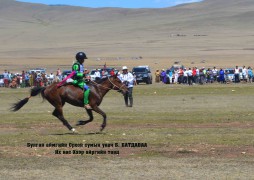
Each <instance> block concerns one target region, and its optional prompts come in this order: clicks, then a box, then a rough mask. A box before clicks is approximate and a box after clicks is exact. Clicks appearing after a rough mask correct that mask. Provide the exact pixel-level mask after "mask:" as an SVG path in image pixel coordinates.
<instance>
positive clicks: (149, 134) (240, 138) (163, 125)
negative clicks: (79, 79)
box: [0, 84, 254, 156]
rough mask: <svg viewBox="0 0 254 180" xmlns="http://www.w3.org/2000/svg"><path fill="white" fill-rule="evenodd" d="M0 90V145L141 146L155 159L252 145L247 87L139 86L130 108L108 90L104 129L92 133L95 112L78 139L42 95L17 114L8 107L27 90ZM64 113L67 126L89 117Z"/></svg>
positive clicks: (250, 95)
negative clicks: (177, 149) (192, 149)
mask: <svg viewBox="0 0 254 180" xmlns="http://www.w3.org/2000/svg"><path fill="white" fill-rule="evenodd" d="M0 90H3V91H0V98H1V101H2V103H1V106H0V112H1V118H0V124H1V126H2V127H4V131H1V136H0V145H1V146H13V147H25V146H26V144H27V143H29V142H34V143H50V142H51V143H69V142H75V143H122V142H141V143H147V144H148V146H149V148H148V149H153V150H151V151H150V150H149V151H146V152H142V153H145V154H146V155H147V156H157V155H158V154H160V153H159V149H160V147H162V148H166V147H170V146H182V147H189V146H195V145H197V144H208V145H211V146H213V145H223V146H228V147H238V146H253V145H254V130H253V116H254V113H253V102H254V95H253V92H254V86H252V85H206V86H193V87H189V86H181V85H177V86H169V85H161V84H160V85H158V84H153V85H150V86H147V85H140V86H136V87H134V94H133V96H134V107H133V108H126V107H125V106H124V100H123V97H122V95H121V94H118V93H116V92H114V91H112V92H110V93H109V94H107V95H106V97H105V98H104V100H103V103H102V105H101V109H102V110H104V111H105V112H106V114H107V117H108V121H107V123H108V124H107V127H106V129H105V131H104V132H102V133H96V132H99V127H100V124H101V123H102V117H101V116H100V115H98V114H94V116H95V119H94V121H93V122H91V123H90V124H88V125H86V126H84V127H78V128H77V130H78V131H79V134H78V135H70V134H69V132H68V130H67V128H65V127H64V126H63V125H62V123H61V122H60V121H59V120H57V119H56V118H55V117H53V116H52V115H51V113H52V111H53V107H52V106H51V105H50V104H49V103H48V102H47V101H45V102H42V99H41V97H34V98H31V99H30V100H29V102H28V103H27V104H26V105H25V106H24V107H23V108H22V109H21V110H19V111H18V112H15V113H13V112H10V111H9V110H8V108H9V106H10V104H12V103H14V102H16V100H17V98H19V99H22V98H24V97H26V96H28V94H29V92H28V90H29V89H16V90H10V89H5V88H3V89H0ZM232 90H234V91H232ZM154 92H156V93H154ZM64 114H65V117H66V119H67V120H68V121H69V122H70V123H71V124H72V125H74V124H75V123H76V121H77V120H79V119H87V118H88V116H87V114H86V112H85V111H84V110H83V109H82V108H77V107H73V106H70V105H66V106H65V107H64ZM238 126H239V127H238ZM8 128H10V129H9V130H8ZM156 149H157V150H158V151H157V150H156ZM146 155H145V156H146Z"/></svg>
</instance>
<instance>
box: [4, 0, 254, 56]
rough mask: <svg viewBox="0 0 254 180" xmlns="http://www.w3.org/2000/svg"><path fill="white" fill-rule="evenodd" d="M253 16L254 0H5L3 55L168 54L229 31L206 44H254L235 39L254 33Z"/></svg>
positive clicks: (196, 45) (204, 43) (201, 43)
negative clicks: (164, 2)
mask: <svg viewBox="0 0 254 180" xmlns="http://www.w3.org/2000/svg"><path fill="white" fill-rule="evenodd" d="M253 17H254V1H253V0H205V1H203V2H199V3H191V4H184V5H179V6H176V7H170V8H163V9H125V8H96V9H94V8H85V7H72V6H62V5H59V6H47V5H42V4H31V3H21V2H16V1H14V0H1V1H0V24H1V26H0V32H1V36H0V41H1V42H2V43H1V44H0V49H1V51H0V56H3V57H9V56H10V53H13V54H12V56H22V57H26V56H27V57H30V56H39V55H40V56H45V55H48V56H54V55H57V56H65V55H66V54H70V53H73V52H76V50H77V49H86V50H89V52H90V54H91V55H92V56H96V55H97V54H98V53H100V54H101V55H104V56H112V55H114V54H115V55H126V54H131V55H147V56H167V55H168V52H169V51H170V52H171V53H170V54H171V55H175V56H179V55H180V53H181V52H180V51H179V50H178V48H181V49H182V48H185V46H187V44H188V47H186V48H187V49H188V48H189V50H190V51H191V52H194V50H197V49H199V50H200V48H203V46H207V44H208V43H209V41H210V42H213V40H215V39H216V38H217V39H218V40H221V39H222V38H223V37H224V36H229V35H230V37H227V38H226V39H225V41H222V44H221V46H220V45H217V44H216V43H215V42H213V43H210V46H209V47H204V48H205V49H203V50H209V49H210V48H212V49H219V48H222V47H224V46H225V47H224V48H228V47H229V46H230V45H231V46H232V47H231V48H236V49H237V48H239V47H243V48H253V47H251V45H252V44H251V43H250V42H249V44H248V43H247V44H246V43H244V41H241V40H238V39H235V41H238V42H237V43H238V45H239V47H238V46H237V45H235V43H230V41H231V40H230V39H231V36H233V37H236V36H239V35H241V34H243V35H244V36H249V37H250V38H253V36H252V35H253V34H254V31H253V30H254V23H252V22H253ZM170 37H182V38H183V37H186V39H188V41H186V42H185V41H183V40H180V38H178V39H175V38H171V39H170ZM194 37H203V38H205V37H206V39H202V40H200V39H199V40H198V41H196V40H195V39H194ZM209 38H211V39H210V40H209ZM223 43H224V44H223ZM191 45H193V46H195V48H194V49H193V50H191V49H190V48H191ZM14 52H15V53H14ZM202 52H203V51H202ZM174 53H175V54H174ZM177 53H178V54H177ZM197 53H198V52H197ZM186 55H187V54H186ZM186 55H185V56H186Z"/></svg>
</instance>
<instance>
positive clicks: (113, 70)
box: [110, 68, 115, 76]
mask: <svg viewBox="0 0 254 180" xmlns="http://www.w3.org/2000/svg"><path fill="white" fill-rule="evenodd" d="M114 75H115V69H114V68H112V69H111V70H110V76H114Z"/></svg>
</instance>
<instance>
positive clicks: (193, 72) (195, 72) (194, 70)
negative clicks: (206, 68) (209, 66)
mask: <svg viewBox="0 0 254 180" xmlns="http://www.w3.org/2000/svg"><path fill="white" fill-rule="evenodd" d="M192 77H193V78H192V81H193V84H195V83H196V79H197V70H196V68H195V67H193V68H192Z"/></svg>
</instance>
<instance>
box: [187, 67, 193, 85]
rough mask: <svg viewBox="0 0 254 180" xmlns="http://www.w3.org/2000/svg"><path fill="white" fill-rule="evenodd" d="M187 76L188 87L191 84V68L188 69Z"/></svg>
mask: <svg viewBox="0 0 254 180" xmlns="http://www.w3.org/2000/svg"><path fill="white" fill-rule="evenodd" d="M187 74H188V84H189V86H190V85H192V83H193V75H192V69H191V68H189V70H188V72H187Z"/></svg>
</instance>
